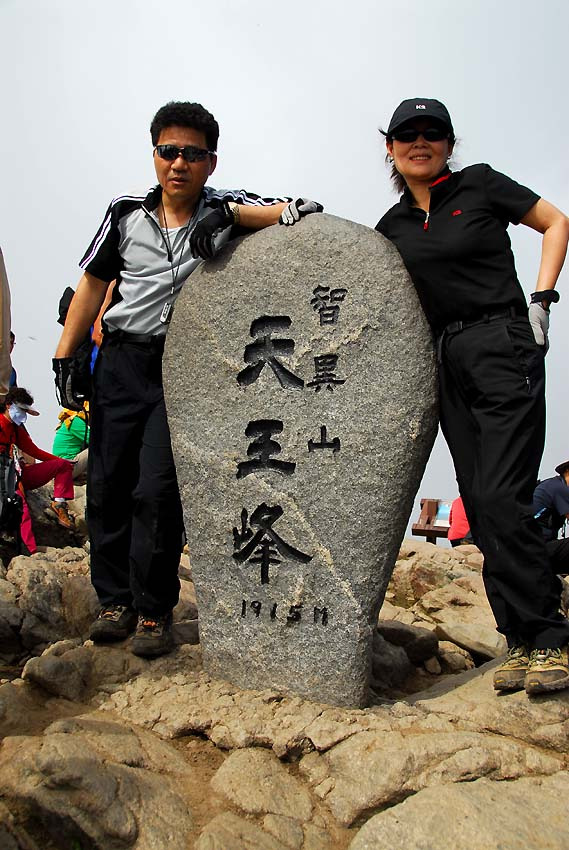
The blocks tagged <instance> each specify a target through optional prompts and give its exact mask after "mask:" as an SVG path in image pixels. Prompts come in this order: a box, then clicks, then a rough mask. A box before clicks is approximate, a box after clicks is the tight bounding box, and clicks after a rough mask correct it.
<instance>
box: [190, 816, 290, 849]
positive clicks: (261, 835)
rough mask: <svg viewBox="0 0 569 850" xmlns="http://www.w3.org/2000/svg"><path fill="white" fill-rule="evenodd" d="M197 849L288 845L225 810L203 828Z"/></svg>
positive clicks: (279, 846) (278, 846)
mask: <svg viewBox="0 0 569 850" xmlns="http://www.w3.org/2000/svg"><path fill="white" fill-rule="evenodd" d="M196 850H288V845H286V844H282V843H281V842H280V841H279V840H278V839H276V838H274V837H273V836H272V835H267V833H266V832H263V830H262V829H260V827H258V826H255V824H254V823H250V822H249V821H247V820H245V818H240V817H238V815H234V814H232V813H231V812H224V813H223V814H222V815H218V816H217V817H215V818H214V819H213V820H212V821H210V822H209V823H208V825H207V826H206V827H205V829H203V830H202V834H201V835H200V837H199V839H198V841H197V842H196Z"/></svg>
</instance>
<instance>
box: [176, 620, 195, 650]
mask: <svg viewBox="0 0 569 850" xmlns="http://www.w3.org/2000/svg"><path fill="white" fill-rule="evenodd" d="M172 635H173V637H174V641H175V643H176V646H180V645H181V644H184V643H189V644H194V645H195V644H198V643H199V642H200V632H199V623H198V620H178V622H177V623H174V624H173V626H172Z"/></svg>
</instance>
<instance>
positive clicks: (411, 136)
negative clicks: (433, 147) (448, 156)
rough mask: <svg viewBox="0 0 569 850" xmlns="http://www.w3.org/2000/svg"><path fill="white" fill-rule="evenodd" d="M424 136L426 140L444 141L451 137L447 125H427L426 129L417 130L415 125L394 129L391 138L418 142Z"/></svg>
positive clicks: (399, 140)
mask: <svg viewBox="0 0 569 850" xmlns="http://www.w3.org/2000/svg"><path fill="white" fill-rule="evenodd" d="M419 136H422V137H423V138H424V140H425V141H426V142H442V140H443V139H448V138H449V131H448V130H447V129H446V127H427V128H426V129H425V130H416V129H415V127H404V128H403V130H394V131H393V133H391V138H392V139H395V140H396V141H397V142H416V141H417V139H418V138H419Z"/></svg>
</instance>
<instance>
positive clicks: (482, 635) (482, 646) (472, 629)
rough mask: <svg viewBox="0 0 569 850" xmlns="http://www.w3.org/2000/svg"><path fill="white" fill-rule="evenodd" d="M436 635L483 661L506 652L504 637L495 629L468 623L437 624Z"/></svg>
mask: <svg viewBox="0 0 569 850" xmlns="http://www.w3.org/2000/svg"><path fill="white" fill-rule="evenodd" d="M436 633H437V635H438V636H439V637H440V638H442V639H443V640H448V641H451V643H456V645H457V646H460V647H462V648H463V649H466V651H467V652H469V653H471V654H473V655H476V656H479V657H480V658H483V659H484V660H486V661H487V660H488V659H491V658H499V657H500V656H501V655H504V653H505V651H506V648H507V647H506V641H505V639H504V636H503V635H501V634H499V633H498V632H497V631H496V630H495V629H487V628H484V627H483V626H479V625H475V624H470V623H439V625H438V626H437V628H436Z"/></svg>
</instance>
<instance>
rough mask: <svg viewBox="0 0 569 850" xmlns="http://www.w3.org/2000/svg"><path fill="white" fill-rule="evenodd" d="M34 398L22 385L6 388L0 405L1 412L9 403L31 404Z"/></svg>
mask: <svg viewBox="0 0 569 850" xmlns="http://www.w3.org/2000/svg"><path fill="white" fill-rule="evenodd" d="M33 403H34V399H33V396H31V395H30V393H29V392H28V391H27V390H25V389H24V388H23V387H12V389H11V390H8V392H7V393H6V396H5V398H4V402H3V403H2V404H1V405H0V410H1V412H2V413H3V412H4V411H5V410H6V408H8V407H9V406H10V405H11V404H33Z"/></svg>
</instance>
